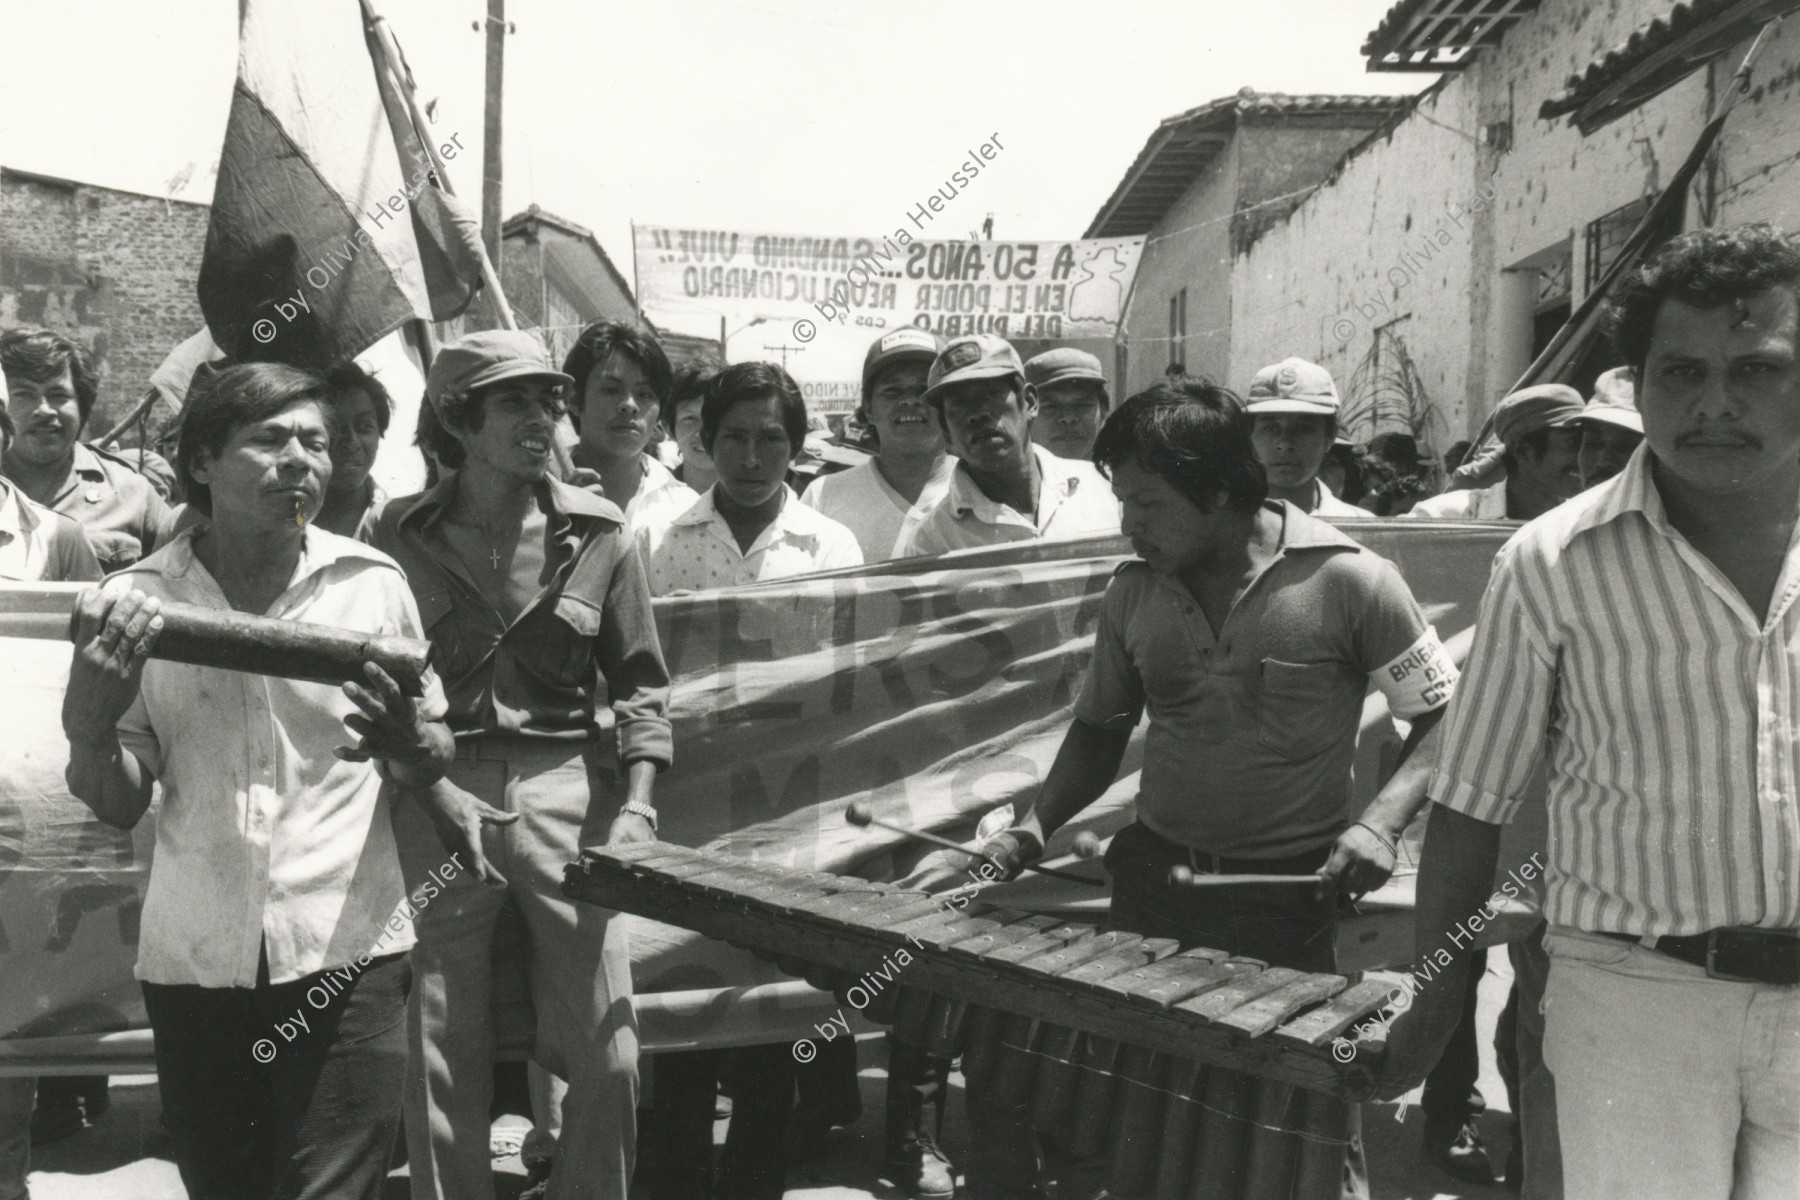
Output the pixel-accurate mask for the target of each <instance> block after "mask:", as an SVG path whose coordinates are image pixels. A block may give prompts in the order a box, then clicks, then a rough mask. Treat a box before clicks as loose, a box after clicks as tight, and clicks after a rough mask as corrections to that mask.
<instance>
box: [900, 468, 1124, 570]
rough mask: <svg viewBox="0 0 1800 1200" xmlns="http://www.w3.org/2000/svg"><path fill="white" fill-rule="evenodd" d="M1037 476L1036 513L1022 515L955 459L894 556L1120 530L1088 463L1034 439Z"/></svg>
mask: <svg viewBox="0 0 1800 1200" xmlns="http://www.w3.org/2000/svg"><path fill="white" fill-rule="evenodd" d="M1031 452H1032V454H1033V455H1035V456H1036V458H1037V464H1038V472H1039V475H1040V481H1039V484H1038V501H1037V512H1036V514H1035V516H1030V517H1028V516H1026V515H1025V514H1023V513H1021V512H1018V511H1017V510H1015V509H1014V508H1013V507H1012V506H1011V505H1008V504H1001V503H999V502H998V501H995V500H990V499H988V496H987V493H985V492H983V491H982V490H981V486H980V485H979V484H977V483H976V482H975V477H974V476H973V475H970V474H969V472H968V468H966V467H965V466H963V465H962V464H961V463H960V462H959V463H958V464H957V467H956V470H955V471H953V472H952V473H951V475H950V487H949V489H948V491H947V492H946V493H945V495H944V498H943V499H942V500H940V501H938V502H937V504H936V505H934V506H932V507H930V508H926V507H925V506H923V505H920V506H918V507H917V508H915V509H914V510H913V512H912V514H911V515H910V516H909V517H907V520H906V527H905V528H904V529H902V530H901V532H900V538H899V541H898V542H897V544H896V545H895V547H894V557H895V558H911V557H915V556H919V555H925V554H943V553H945V552H946V551H950V550H967V549H970V548H972V547H976V546H999V545H1003V544H1005V543H1007V542H1029V541H1036V540H1042V541H1068V540H1071V539H1074V538H1085V537H1106V536H1109V535H1111V534H1116V533H1118V532H1119V501H1118V498H1117V497H1115V496H1114V495H1113V491H1112V485H1111V484H1109V483H1108V482H1107V481H1106V477H1105V476H1103V475H1101V474H1100V472H1099V471H1098V470H1096V469H1095V468H1094V465H1093V464H1092V463H1084V462H1075V461H1073V460H1071V459H1067V458H1058V457H1057V456H1056V455H1054V454H1052V453H1050V451H1048V450H1046V449H1044V448H1043V447H1042V446H1040V445H1038V444H1037V443H1035V442H1033V443H1032V445H1031Z"/></svg>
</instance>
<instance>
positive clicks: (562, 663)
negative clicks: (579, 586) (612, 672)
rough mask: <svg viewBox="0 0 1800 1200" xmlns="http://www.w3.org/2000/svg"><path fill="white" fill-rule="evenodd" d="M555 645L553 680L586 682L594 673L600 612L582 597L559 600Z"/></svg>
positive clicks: (556, 610)
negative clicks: (595, 644)
mask: <svg viewBox="0 0 1800 1200" xmlns="http://www.w3.org/2000/svg"><path fill="white" fill-rule="evenodd" d="M555 613H556V621H555V626H554V627H555V629H556V632H557V634H558V636H557V638H556V639H555V645H554V646H553V647H550V649H551V654H550V659H551V661H550V663H549V664H548V665H549V666H550V667H551V669H552V672H553V677H554V678H555V679H556V681H557V682H559V683H565V684H579V683H585V682H586V681H587V680H588V679H589V678H590V677H591V676H592V674H593V671H594V639H595V638H596V637H598V636H600V610H599V609H598V608H596V607H595V606H593V605H592V604H589V603H588V602H587V601H586V600H583V599H581V598H580V597H579V596H567V595H565V596H562V597H559V598H558V599H557V601H556V609H555Z"/></svg>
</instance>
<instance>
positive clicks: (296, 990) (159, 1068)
mask: <svg viewBox="0 0 1800 1200" xmlns="http://www.w3.org/2000/svg"><path fill="white" fill-rule="evenodd" d="M346 974H348V975H349V976H350V977H349V978H348V979H345V978H344V976H345V975H346ZM411 986H412V968H411V966H410V965H409V964H408V962H407V959H406V955H405V954H394V955H388V956H386V957H383V958H377V959H373V960H371V962H370V964H369V966H367V967H365V968H362V969H361V970H360V971H359V970H357V968H356V967H355V966H354V965H352V966H349V967H346V968H344V969H342V970H340V971H335V972H333V971H323V972H320V973H318V974H316V975H306V976H303V977H301V978H300V979H296V980H294V981H293V982H291V983H277V984H272V983H270V982H269V967H268V961H267V959H266V958H265V960H264V961H263V963H262V965H261V966H260V967H259V968H258V970H257V980H256V986H255V987H254V988H211V987H196V986H190V985H186V984H176V985H171V984H156V983H146V984H144V985H143V989H144V1007H145V1009H146V1010H147V1011H148V1013H149V1016H150V1028H151V1030H152V1031H153V1032H154V1033H155V1034H156V1074H157V1082H158V1084H159V1085H160V1087H161V1091H162V1103H163V1123H164V1125H165V1126H167V1128H168V1131H169V1135H170V1138H171V1140H172V1142H173V1144H174V1153H175V1162H176V1165H177V1166H178V1167H179V1168H180V1170H181V1181H182V1183H183V1184H185V1185H186V1186H187V1190H188V1195H189V1196H190V1197H191V1198H192V1200H262V1198H264V1197H268V1198H270V1200H274V1198H276V1197H279V1198H280V1200H359V1198H360V1200H378V1198H379V1197H380V1195H381V1190H382V1181H383V1179H385V1178H386V1176H387V1169H388V1159H389V1156H390V1155H391V1154H392V1153H393V1148H394V1137H395V1135H396V1134H397V1133H398V1132H399V1129H400V1091H401V1087H402V1085H403V1084H404V1082H405V1079H406V997H407V992H408V991H409V990H410V988H411ZM316 1001H323V1002H322V1003H315V1002H316ZM296 1012H298V1013H299V1014H300V1015H301V1016H302V1017H304V1019H305V1025H304V1026H302V1025H301V1024H300V1023H299V1022H297V1021H296V1020H295V1013H296ZM271 1052H272V1053H271Z"/></svg>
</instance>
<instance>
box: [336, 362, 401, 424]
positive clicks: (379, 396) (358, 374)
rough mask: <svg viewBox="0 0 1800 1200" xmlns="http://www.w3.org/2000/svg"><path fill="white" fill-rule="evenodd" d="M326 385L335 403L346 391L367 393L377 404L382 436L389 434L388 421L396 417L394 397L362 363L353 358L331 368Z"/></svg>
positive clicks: (378, 421) (377, 422)
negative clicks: (364, 368)
mask: <svg viewBox="0 0 1800 1200" xmlns="http://www.w3.org/2000/svg"><path fill="white" fill-rule="evenodd" d="M325 387H326V388H327V390H329V391H330V393H331V402H332V403H333V404H336V403H337V402H338V401H339V400H340V399H342V398H343V396H344V394H345V393H346V392H352V391H361V392H363V393H364V394H365V395H367V396H368V397H369V399H370V400H371V401H372V402H373V403H374V405H375V424H376V425H377V426H379V427H380V429H381V436H383V437H386V436H387V431H388V422H389V421H391V420H393V419H394V398H393V397H392V396H390V395H388V390H387V389H386V388H384V387H382V386H381V381H380V380H378V379H376V378H375V376H373V375H371V374H369V373H368V372H367V371H365V370H363V368H362V364H361V363H358V362H356V361H354V360H352V361H350V362H341V363H339V364H338V365H337V366H335V367H333V368H331V370H329V371H327V372H326V373H325Z"/></svg>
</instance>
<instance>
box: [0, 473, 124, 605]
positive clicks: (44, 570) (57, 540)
mask: <svg viewBox="0 0 1800 1200" xmlns="http://www.w3.org/2000/svg"><path fill="white" fill-rule="evenodd" d="M99 578H100V564H99V562H97V561H96V560H95V558H94V552H93V550H92V549H90V548H89V546H88V544H87V539H86V538H84V537H83V536H82V534H81V526H79V525H77V524H76V523H75V522H73V521H71V520H69V518H67V517H65V516H63V515H62V514H61V513H58V512H52V511H51V510H49V509H47V508H45V507H44V506H43V505H41V504H38V503H36V502H35V501H33V500H32V499H31V498H30V497H28V496H26V495H25V493H24V492H21V491H20V490H19V489H18V488H16V487H14V486H13V485H12V484H11V483H9V482H8V481H7V480H5V479H0V580H4V579H11V580H15V581H17V582H20V583H37V582H43V583H89V582H92V581H94V580H96V579H99Z"/></svg>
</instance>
